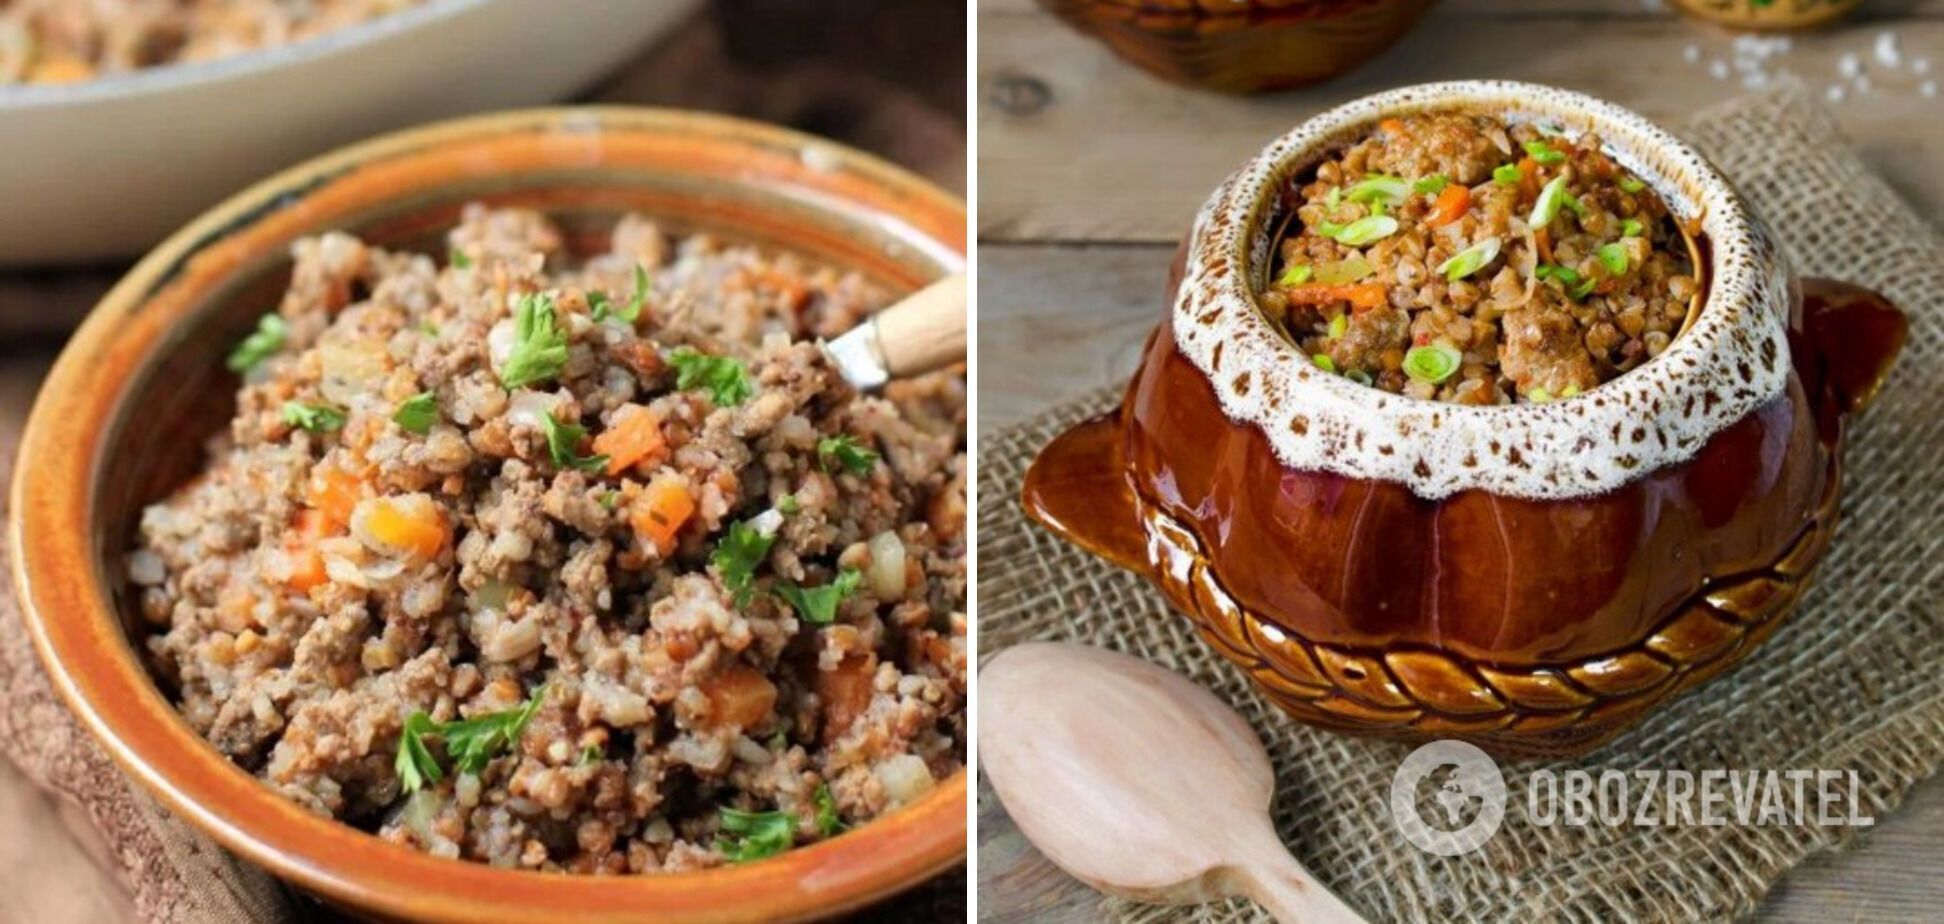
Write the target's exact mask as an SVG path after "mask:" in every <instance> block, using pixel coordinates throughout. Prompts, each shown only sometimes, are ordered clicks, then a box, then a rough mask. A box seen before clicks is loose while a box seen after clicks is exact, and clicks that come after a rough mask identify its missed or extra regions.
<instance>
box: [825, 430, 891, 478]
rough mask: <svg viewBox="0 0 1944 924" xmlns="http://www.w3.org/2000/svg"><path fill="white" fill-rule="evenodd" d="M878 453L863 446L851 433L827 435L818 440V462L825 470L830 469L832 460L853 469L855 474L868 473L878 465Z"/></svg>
mask: <svg viewBox="0 0 1944 924" xmlns="http://www.w3.org/2000/svg"><path fill="white" fill-rule="evenodd" d="M877 460H878V454H877V453H875V452H872V451H871V450H869V449H865V448H864V447H863V446H860V445H858V443H857V440H856V439H855V438H853V437H852V436H850V435H849V434H843V435H840V436H826V437H824V438H823V439H820V440H818V441H817V462H818V464H820V465H822V466H823V470H824V471H826V472H827V471H830V463H831V462H832V461H835V462H838V463H840V464H842V465H843V466H844V467H845V468H847V469H850V470H851V474H853V475H868V474H870V473H871V466H873V465H876V464H877Z"/></svg>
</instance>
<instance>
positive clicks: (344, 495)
mask: <svg viewBox="0 0 1944 924" xmlns="http://www.w3.org/2000/svg"><path fill="white" fill-rule="evenodd" d="M363 493H364V491H363V483H362V482H360V481H359V480H358V476H356V475H353V474H351V473H350V472H347V471H345V470H344V469H341V468H338V467H336V466H322V465H320V466H318V467H317V468H316V469H313V470H312V471H311V476H310V480H309V481H308V482H306V483H305V484H304V502H305V503H307V504H310V505H311V506H312V507H314V508H316V510H317V512H318V513H321V514H323V515H324V518H325V519H326V520H328V521H329V523H330V525H332V526H335V527H337V528H339V529H343V528H344V527H346V526H348V525H350V523H351V513H352V511H354V510H356V509H357V507H358V499H359V497H360V496H361V495H362V494H363Z"/></svg>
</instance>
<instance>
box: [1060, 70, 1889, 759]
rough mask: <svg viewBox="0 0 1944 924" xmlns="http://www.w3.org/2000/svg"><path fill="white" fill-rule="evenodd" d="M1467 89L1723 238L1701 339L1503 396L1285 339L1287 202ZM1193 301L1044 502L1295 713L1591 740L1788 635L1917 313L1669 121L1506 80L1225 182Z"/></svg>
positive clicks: (1294, 141)
mask: <svg viewBox="0 0 1944 924" xmlns="http://www.w3.org/2000/svg"><path fill="white" fill-rule="evenodd" d="M1451 108H1460V109H1465V108H1469V109H1476V110H1485V111H1490V112H1494V113H1497V114H1500V115H1503V116H1506V117H1509V118H1513V119H1520V118H1544V119H1547V120H1548V121H1552V122H1555V123H1559V124H1562V125H1564V126H1565V127H1566V129H1567V130H1568V131H1571V132H1575V133H1577V132H1581V131H1587V130H1592V131H1596V132H1597V133H1598V134H1599V136H1600V137H1601V138H1602V139H1604V142H1605V143H1606V145H1607V146H1608V148H1609V150H1610V151H1611V152H1612V153H1613V155H1614V156H1615V158H1616V159H1617V160H1619V161H1620V162H1621V163H1622V164H1623V165H1624V166H1626V167H1627V168H1628V169H1629V170H1631V171H1632V172H1634V174H1635V175H1637V176H1640V177H1642V178H1644V179H1646V180H1647V181H1648V182H1650V183H1652V184H1653V185H1654V186H1655V187H1656V188H1657V189H1658V190H1659V191H1660V193H1661V195H1662V197H1663V198H1664V199H1666V200H1667V201H1668V203H1669V205H1670V207H1671V208H1672V209H1673V210H1674V212H1675V214H1676V215H1677V216H1678V217H1679V218H1680V219H1682V220H1683V221H1685V222H1687V223H1688V224H1689V226H1690V227H1699V229H1700V235H1699V236H1700V241H1701V243H1702V244H1703V249H1704V252H1705V253H1706V254H1707V257H1706V259H1705V260H1704V263H1706V264H1707V266H1706V289H1705V301H1704V305H1703V308H1702V310H1701V313H1700V315H1699V317H1698V319H1697V320H1696V321H1695V323H1694V325H1693V327H1692V329H1690V330H1689V331H1687V332H1686V333H1684V334H1682V335H1681V336H1680V337H1679V338H1677V339H1676V340H1675V341H1674V343H1673V344H1672V345H1671V346H1670V347H1669V348H1668V350H1667V351H1666V352H1665V353H1663V354H1661V355H1660V356H1659V357H1657V358H1656V359H1654V360H1653V361H1652V362H1649V363H1647V364H1646V365H1644V366H1641V367H1640V368H1638V369H1635V370H1633V371H1631V372H1628V373H1627V374H1625V375H1622V376H1621V377H1619V378H1617V379H1615V380H1613V381H1611V382H1608V383H1606V384H1604V385H1602V386H1600V387H1599V388H1596V389H1592V390H1590V391H1588V392H1586V393H1584V394H1581V395H1578V396H1576V397H1572V398H1568V399H1564V400H1558V401H1553V402H1549V403H1546V404H1521V405H1510V406H1500V407H1484V408H1479V407H1460V406H1455V405H1450V404H1441V403H1434V402H1428V401H1419V400H1416V399H1412V398H1408V397H1403V396H1399V395H1394V394H1390V393H1387V392H1382V391H1378V390H1375V389H1371V388H1366V387H1364V386H1361V385H1357V384H1356V383H1354V382H1351V381H1350V380H1348V379H1345V378H1342V377H1340V376H1334V375H1329V374H1326V373H1323V372H1322V371H1321V370H1318V369H1316V368H1315V367H1314V366H1313V365H1312V364H1311V363H1310V362H1309V360H1308V359H1307V358H1306V357H1304V356H1302V355H1300V354H1299V353H1298V352H1297V351H1295V350H1294V349H1293V348H1291V347H1290V346H1289V345H1288V344H1287V342H1286V341H1285V340H1283V339H1282V337H1281V335H1280V334H1279V333H1278V332H1277V331H1276V330H1275V329H1274V328H1273V327H1271V326H1270V324H1269V322H1268V321H1267V320H1266V319H1264V318H1263V317H1262V316H1261V314H1260V313H1259V312H1258V311H1257V310H1256V307H1255V301H1254V293H1255V292H1256V291H1257V290H1259V288H1260V287H1261V286H1262V285H1263V284H1264V282H1265V281H1266V278H1267V273H1268V261H1269V257H1270V253H1271V252H1272V251H1271V248H1270V237H1271V235H1272V234H1273V232H1274V229H1276V228H1277V227H1279V225H1280V222H1281V219H1282V217H1283V215H1282V211H1283V209H1284V205H1283V197H1282V196H1280V195H1279V190H1281V189H1282V188H1284V186H1285V185H1286V184H1287V183H1288V182H1289V180H1290V179H1291V178H1292V177H1295V176H1298V175H1301V174H1303V173H1304V172H1305V171H1307V170H1309V169H1310V168H1312V167H1313V166H1314V165H1315V163H1316V162H1317V161H1318V160H1319V159H1321V158H1322V157H1323V155H1324V154H1326V153H1327V152H1329V151H1331V150H1333V149H1335V148H1338V147H1340V146H1342V145H1343V144H1345V143H1347V142H1349V141H1351V140H1354V139H1355V138H1357V137H1359V136H1361V135H1363V134H1365V133H1367V132H1368V131H1369V130H1370V128H1371V127H1372V126H1374V124H1375V123H1376V122H1377V121H1378V120H1379V119H1380V118H1383V117H1385V116H1389V115H1398V114H1403V113H1408V112H1412V111H1420V110H1427V109H1451ZM1171 289H1172V294H1171V299H1170V309H1169V314H1168V318H1167V320H1165V321H1163V323H1162V324H1161V325H1160V327H1159V329H1157V330H1156V331H1155V333H1154V335H1153V337H1152V338H1151V339H1150V341H1149V343H1148V346H1147V350H1146V354H1145V356H1144V359H1143V362H1142V365H1141V367H1140V370H1139V371H1138V372H1137V373H1136V374H1135V376H1134V379H1133V381H1132V382H1131V383H1130V384H1129V386H1128V389H1127V392H1126V395H1125V397H1124V398H1123V400H1122V403H1121V406H1120V407H1119V408H1118V409H1117V410H1115V411H1114V412H1112V413H1110V414H1107V415H1105V416H1103V417H1101V418H1098V419H1095V420H1092V421H1089V422H1086V423H1083V424H1081V425H1079V426H1077V427H1075V428H1073V429H1072V430H1069V431H1068V432H1066V433H1064V434H1062V435H1061V436H1060V437H1059V438H1058V439H1056V440H1055V441H1054V442H1053V443H1052V444H1051V445H1049V446H1047V447H1046V449H1045V450H1043V451H1042V452H1041V453H1040V456H1039V458H1038V459H1036V460H1035V461H1034V464H1033V466H1032V468H1031V470H1030V471H1029V472H1028V473H1027V477H1026V484H1025V495H1024V499H1025V504H1026V509H1027V511H1028V512H1029V513H1030V514H1031V515H1032V516H1033V517H1034V518H1035V519H1037V520H1038V521H1039V522H1040V523H1042V524H1044V525H1045V526H1047V527H1048V528H1050V529H1052V530H1053V531H1054V532H1056V533H1059V534H1060V535H1062V536H1063V537H1065V538H1067V539H1069V540H1071V541H1073V542H1075V543H1076V544H1078V545H1080V546H1081V547H1083V548H1085V549H1087V550H1089V551H1091V552H1093V553H1095V554H1098V555H1101V556H1102V557H1104V558H1106V559H1108V560H1110V561H1112V562H1114V563H1116V564H1118V565H1121V566H1123V567H1126V568H1129V569H1132V570H1135V571H1137V572H1141V573H1143V574H1146V575H1147V576H1149V577H1150V578H1151V579H1152V580H1153V581H1154V582H1155V584H1156V585H1157V586H1159V587H1160V588H1161V590H1162V591H1163V592H1164V593H1165V594H1166V595H1167V597H1168V599H1169V600H1170V601H1171V602H1172V603H1173V604H1174V605H1175V606H1176V607H1177V608H1179V609H1180V610H1181V611H1182V612H1184V613H1187V614H1188V615H1189V616H1190V617H1191V618H1193V619H1194V620H1195V622H1196V623H1197V625H1198V628H1199V629H1200V631H1201V635H1202V637H1203V638H1204V639H1206V640H1207V642H1208V643H1209V644H1211V645H1213V646H1214V647H1215V648H1216V650H1218V651H1219V652H1221V653H1222V654H1223V655H1224V656H1226V657H1227V658H1229V659H1230V660H1232V661H1234V662H1235V663H1237V664H1238V665H1240V666H1241V667H1242V668H1244V669H1245V670H1247V671H1248V672H1249V674H1250V675H1251V676H1252V677H1253V678H1254V679H1255V681H1256V682H1257V684H1258V686H1259V688H1260V690H1261V691H1262V692H1263V693H1264V694H1266V695H1267V696H1269V697H1270V698H1272V699H1273V700H1274V701H1275V702H1276V703H1277V704H1278V705H1280V706H1282V707H1283V708H1284V709H1285V710H1287V711H1288V712H1289V713H1290V714H1291V715H1293V716H1295V717H1296V718H1298V719H1301V720H1303V721H1305V722H1309V723H1311V724H1314V725H1319V726H1323V727H1326V728H1332V729H1339V730H1343V731H1349V732H1356V733H1366V734H1377V735H1385V736H1391V737H1400V738H1408V739H1424V738H1441V737H1448V738H1460V739H1465V740H1468V741H1472V742H1474V743H1477V744H1479V745H1480V746H1483V747H1486V748H1488V749H1491V750H1494V751H1497V752H1499V753H1501V754H1508V755H1568V754H1575V753H1580V752H1583V751H1587V750H1590V749H1592V748H1593V747H1595V746H1597V745H1598V744H1600V743H1601V742H1603V741H1605V740H1607V739H1609V738H1611V737H1612V736H1614V735H1615V734H1618V733H1619V732H1620V731H1621V730H1623V729H1625V728H1626V727H1628V726H1629V725H1631V724H1633V723H1634V722H1637V721H1639V720H1640V719H1641V717H1642V716H1644V715H1645V714H1646V713H1647V712H1648V710H1650V709H1652V708H1653V707H1654V706H1655V705H1656V704H1658V703H1661V702H1663V701H1665V700H1666V699H1667V698H1668V697H1669V696H1671V695H1673V694H1675V693H1677V692H1679V691H1681V690H1683V689H1686V688H1688V687H1690V686H1693V685H1694V684H1696V683H1699V682H1701V681H1703V680H1705V679H1707V678H1709V677H1711V676H1713V675H1715V674H1717V673H1719V672H1720V671H1722V670H1723V669H1724V668H1726V667H1728V666H1729V665H1730V664H1732V663H1734V662H1735V661H1736V660H1738V659H1740V658H1741V657H1743V656H1745V655H1746V654H1747V653H1748V652H1749V651H1750V650H1751V649H1752V648H1753V647H1754V646H1755V644H1756V643H1758V642H1760V641H1761V640H1762V639H1763V638H1765V637H1766V636H1767V635H1768V634H1769V633H1770V632H1772V631H1774V629H1775V628H1776V626H1777V625H1778V624H1779V623H1780V621H1781V619H1782V617H1783V616H1785V615H1786V614H1787V613H1788V612H1789V611H1790V610H1791V609H1792V608H1793V607H1794V605H1795V602H1796V600H1797V599H1798V597H1799V595H1800V594H1801V592H1802V590H1803V588H1804V587H1805V586H1806V585H1807V583H1808V581H1809V579H1810V577H1811V576H1812V574H1813V573H1814V570H1815V567H1816V565H1817V563H1818V562H1819V561H1820V560H1821V559H1822V555H1823V552H1824V550H1825V549H1826V548H1827V547H1828V544H1829V541H1830V537H1831V535H1832V534H1833V532H1834V530H1835V526H1836V514H1837V509H1838V504H1837V501H1838V497H1839V494H1840V484H1841V481H1840V476H1841V451H1842V444H1843V427H1844V420H1845V418H1846V417H1847V416H1848V415H1849V414H1851V413H1853V412H1855V411H1857V410H1858V409H1860V408H1861V406H1862V405H1863V404H1864V403H1865V402H1866V401H1867V400H1868V399H1869V398H1870V397H1871V395H1872V394H1873V393H1874V391H1875V389H1876V387H1877V385H1878V384H1879V383H1880V382H1881V381H1882V379H1883V377H1884V376H1885V375H1886V374H1887V372H1888V370H1889V367H1890V365H1891V362H1892V360H1893V359H1894V357H1895V355H1896V353H1897V351H1898V349H1899V347H1900V346H1901V344H1902V341H1903V337H1904V333H1905V329H1906V323H1905V320H1904V318H1903V316H1902V315H1901V314H1900V313H1898V312H1897V311H1896V309H1894V308H1892V307H1891V306H1890V305H1888V304H1887V303H1885V302H1884V301H1883V300H1882V299H1881V298H1879V297H1877V296H1875V295H1874V294H1872V293H1869V292H1867V291H1864V290H1862V289H1858V288H1856V287H1853V286H1847V285H1842V284H1838V283H1828V282H1820V281H1813V280H1809V281H1803V282H1801V283H1798V282H1797V281H1796V280H1795V279H1794V278H1793V277H1792V275H1791V273H1790V271H1789V268H1788V266H1787V265H1786V263H1785V262H1784V258H1783V257H1782V255H1781V254H1780V253H1779V252H1778V250H1777V248H1776V247H1775V245H1774V244H1773V242H1772V240H1771V238H1770V237H1769V235H1768V233H1767V232H1766V230H1765V229H1764V228H1763V226H1762V225H1761V223H1760V221H1759V220H1758V219H1757V218H1756V217H1755V216H1754V215H1753V214H1751V213H1750V212H1749V210H1748V208H1747V206H1746V205H1745V204H1744V203H1743V201H1742V200H1741V198H1740V197H1739V196H1738V195H1737V194H1736V193H1735V191H1734V190H1733V189H1732V188H1731V187H1730V186H1729V185H1728V183H1727V181H1726V180H1724V179H1723V178H1722V177H1721V175H1720V174H1719V173H1718V172H1717V171H1716V170H1715V168H1714V167H1713V166H1712V165H1710V164H1709V163H1707V162H1706V161H1705V160H1703V159H1702V158H1701V157H1700V156H1699V155H1698V154H1696V153H1695V152H1694V151H1693V150H1691V149H1689V148H1688V147H1687V146H1686V145H1684V144H1683V143H1681V142H1679V141H1677V140H1675V139H1674V138H1673V137H1672V136H1671V135H1668V134H1667V133H1665V132H1663V131H1661V130H1660V129H1658V128H1656V127H1654V126H1653V125H1651V124H1649V123H1648V122H1647V121H1646V120H1644V119H1642V118H1640V117H1639V116H1637V115H1635V114H1633V113H1631V112H1628V111H1626V110H1624V109H1621V108H1619V107H1616V106H1612V105H1610V104H1607V103H1603V102H1600V101H1597V100H1594V99H1591V98H1588V97H1585V96H1581V95H1579V94H1575V93H1568V92H1565V91H1559V90H1553V89H1550V88H1546V87H1538V86H1531V85H1525V84H1512V83H1501V82H1463V83H1450V84H1433V85H1426V86H1421V87H1411V88H1405V89H1401V90H1397V91H1393V92H1389V93H1385V94H1381V95H1378V96H1374V97H1368V98H1365V99H1362V100H1358V101H1356V102H1352V103H1350V104H1348V105H1345V106H1343V107H1340V108H1338V109H1335V110H1332V111H1330V112H1328V113H1325V114H1323V115H1321V116H1318V117H1317V118H1315V119H1312V120H1311V121H1309V122H1307V123H1304V124H1303V125H1302V126H1300V127H1299V128H1297V129H1296V130H1295V131H1293V132H1291V133H1290V134H1289V135H1286V136H1284V137H1283V138H1281V139H1279V140H1277V141H1276V142H1275V143H1273V144H1271V145H1270V146H1269V147H1268V148H1267V149H1266V150H1265V151H1263V153H1262V154H1260V155H1258V156H1257V157H1256V158H1255V159H1254V160H1253V161H1251V162H1250V163H1249V164H1247V165H1246V166H1244V167H1243V168H1242V170H1240V171H1239V172H1237V173H1236V174H1235V175H1234V176H1232V177H1230V178H1229V180H1228V181H1227V182H1226V183H1225V184H1224V185H1223V186H1222V187H1221V188H1220V189H1218V190H1217V191H1216V192H1215V194H1214V196H1213V197H1212V198H1211V199H1210V200H1209V202H1208V203H1207V205H1205V206H1204V207H1203V209H1202V212H1201V214H1200V216H1199V217H1198V219H1197V221H1196V223H1195V226H1194V229H1193V231H1192V232H1191V234H1190V235H1189V237H1188V239H1187V240H1186V241H1185V242H1184V244H1183V247H1182V250H1181V252H1180V256H1179V258H1178V261H1177V265H1176V267H1175V272H1174V274H1173V282H1172V284H1171ZM1838 332H1840V334H1839V333H1838Z"/></svg>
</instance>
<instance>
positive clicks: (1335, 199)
mask: <svg viewBox="0 0 1944 924" xmlns="http://www.w3.org/2000/svg"><path fill="white" fill-rule="evenodd" d="M1342 204H1343V189H1342V188H1341V187H1337V186H1332V187H1330V192H1329V194H1328V195H1326V196H1324V197H1323V207H1324V208H1326V209H1329V210H1330V211H1331V212H1332V213H1335V212H1336V210H1337V206H1339V205H1342Z"/></svg>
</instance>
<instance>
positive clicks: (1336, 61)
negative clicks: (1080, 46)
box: [1039, 0, 1434, 93]
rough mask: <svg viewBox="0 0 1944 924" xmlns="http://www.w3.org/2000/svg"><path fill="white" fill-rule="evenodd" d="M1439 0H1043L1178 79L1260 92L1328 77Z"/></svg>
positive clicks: (1149, 67)
mask: <svg viewBox="0 0 1944 924" xmlns="http://www.w3.org/2000/svg"><path fill="white" fill-rule="evenodd" d="M1433 2H1434V0H1241V2H1230V3H1220V4H1216V3H1209V2H1207V0H1039V4H1040V6H1043V7H1045V8H1046V9H1047V11H1048V12H1051V13H1053V14H1054V15H1055V16H1058V17H1060V19H1062V20H1064V21H1065V22H1066V24H1067V25H1069V26H1072V27H1073V28H1075V29H1077V30H1079V31H1080V32H1081V33H1083V34H1085V35H1089V36H1092V37H1093V38H1096V39H1098V40H1100V41H1101V42H1104V43H1105V44H1106V45H1107V47H1108V48H1110V49H1112V50H1113V52H1114V54H1117V55H1119V56H1121V58H1123V59H1125V60H1127V61H1129V62H1131V63H1133V64H1134V65H1136V66H1138V67H1140V68H1141V69H1142V70H1145V71H1147V72H1149V73H1151V74H1154V75H1155V76H1158V77H1161V78H1163V79H1166V80H1171V81H1173V82H1175V83H1181V84H1187V85H1189V86H1194V87H1201V88H1204V89H1209V90H1220V91H1223V92H1227V93H1261V92H1266V91H1270V90H1284V89H1288V88H1290V87H1300V86H1303V85H1305V84H1311V83H1316V82H1318V81H1323V80H1328V79H1329V78H1331V77H1335V76H1336V75H1338V74H1341V73H1343V72H1345V71H1348V70H1350V69H1351V68H1354V67H1356V66H1357V65H1359V64H1362V63H1364V62H1365V61H1368V60H1370V59H1371V58H1374V57H1376V56H1377V55H1378V54H1379V53H1380V52H1382V51H1383V50H1384V49H1386V48H1389V47H1390V46H1391V44H1392V43H1394V42H1396V41H1397V40H1398V39H1399V38H1402V37H1403V36H1404V33H1406V32H1409V31H1410V30H1411V27H1412V26H1414V25H1416V24H1417V21H1418V17H1420V16H1422V15H1424V11H1425V10H1427V9H1429V8H1430V7H1431V4H1432V3H1433Z"/></svg>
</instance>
